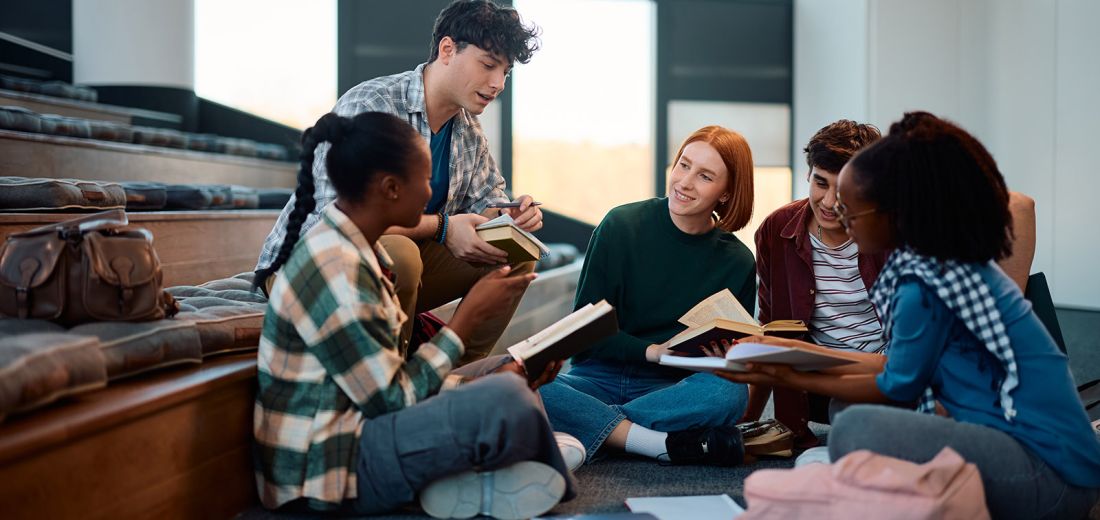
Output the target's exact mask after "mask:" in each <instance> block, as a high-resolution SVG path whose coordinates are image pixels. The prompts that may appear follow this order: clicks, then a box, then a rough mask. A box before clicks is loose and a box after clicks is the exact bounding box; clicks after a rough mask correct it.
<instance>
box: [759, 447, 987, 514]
mask: <svg viewBox="0 0 1100 520" xmlns="http://www.w3.org/2000/svg"><path fill="white" fill-rule="evenodd" d="M745 500H746V501H747V502H748V511H747V512H746V513H745V515H744V516H742V517H741V518H742V519H744V520H755V519H761V518H784V519H807V520H827V519H830V518H836V519H841V518H844V519H850V518H882V517H884V516H885V517H889V518H893V519H898V520H904V519H931V518H937V519H965V520H980V519H988V518H989V511H988V510H987V509H986V505H985V490H984V488H983V487H982V479H981V475H980V474H979V473H978V468H977V467H976V466H974V465H973V464H970V463H967V462H966V461H965V460H963V458H962V457H961V456H959V454H958V453H956V452H955V451H954V450H952V449H951V448H944V449H943V450H941V451H940V452H939V454H937V455H936V457H935V458H934V459H932V460H930V461H928V462H926V463H924V464H914V463H912V462H908V461H904V460H900V459H895V458H893V457H887V456H885V455H879V454H876V453H872V452H870V451H866V450H860V451H854V452H852V453H849V454H848V455H846V456H845V457H844V458H842V459H840V460H839V461H837V462H836V463H835V464H809V465H806V466H801V467H798V468H795V469H789V470H778V469H769V470H760V471H757V472H755V473H753V474H752V475H750V476H749V478H747V479H745Z"/></svg>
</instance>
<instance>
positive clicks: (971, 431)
mask: <svg viewBox="0 0 1100 520" xmlns="http://www.w3.org/2000/svg"><path fill="white" fill-rule="evenodd" d="M945 446H950V447H951V449H953V450H955V451H957V452H958V453H959V455H962V457H963V459H966V461H967V462H972V463H974V465H975V466H977V467H978V471H979V472H980V473H981V474H982V484H983V485H984V487H985V501H986V505H988V506H989V513H990V514H991V515H992V516H993V518H998V519H1000V518H1029V519H1030V518H1059V519H1062V518H1066V519H1071V518H1084V517H1085V516H1086V515H1088V514H1089V510H1090V509H1091V508H1092V506H1093V504H1095V503H1096V501H1097V499H1100V490H1096V489H1086V488H1081V487H1076V486H1072V485H1069V484H1066V483H1065V482H1064V481H1063V480H1062V477H1061V476H1059V475H1058V473H1057V472H1055V471H1054V470H1053V469H1051V467H1050V466H1047V464H1046V463H1045V462H1043V460H1042V459H1040V458H1039V457H1038V456H1036V455H1035V454H1034V453H1032V452H1031V451H1030V450H1028V449H1027V448H1025V447H1024V446H1023V445H1021V444H1020V443H1019V442H1017V441H1016V439H1014V438H1012V436H1010V435H1008V434H1006V433H1004V432H1002V431H1000V430H996V429H993V428H989V427H986V426H981V425H977V424H972V423H965V422H959V421H956V420H954V419H950V418H947V417H940V416H937V415H930V414H923V413H917V412H914V411H911V410H905V409H902V408H895V407H891V406H879V405H852V406H850V407H848V408H847V409H846V410H844V411H842V412H840V413H838V414H837V415H836V418H835V420H834V421H833V427H832V430H831V431H830V432H829V457H830V458H831V459H832V460H834V461H835V460H837V459H839V458H841V457H843V456H844V455H846V454H848V453H850V452H853V451H856V450H870V451H873V452H875V453H880V454H882V455H887V456H890V457H895V458H899V459H903V460H908V461H911V462H916V463H924V462H928V461H929V460H932V458H933V457H935V456H936V454H937V453H939V452H940V450H941V449H943V448H944V447H945Z"/></svg>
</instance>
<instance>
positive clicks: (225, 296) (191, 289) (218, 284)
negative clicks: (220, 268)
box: [166, 278, 267, 307]
mask: <svg viewBox="0 0 1100 520" xmlns="http://www.w3.org/2000/svg"><path fill="white" fill-rule="evenodd" d="M251 288H252V284H251V282H248V281H246V280H241V279H233V278H228V279H225V280H214V281H212V282H206V283H205V284H203V285H200V286H198V287H195V286H191V285H179V286H176V287H169V288H168V289H166V290H167V291H168V293H169V294H171V295H172V296H174V297H175V298H176V299H177V300H180V301H181V302H182V303H188V304H190V305H194V306H196V307H199V305H196V304H195V302H197V301H199V300H198V299H199V298H207V299H217V300H223V301H225V302H226V304H227V305H232V304H236V303H243V304H259V305H264V304H266V303H267V298H265V297H264V294H263V292H261V291H256V292H252V291H251ZM204 306H207V307H208V306H209V305H204Z"/></svg>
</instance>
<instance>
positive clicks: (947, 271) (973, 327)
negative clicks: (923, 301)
mask: <svg viewBox="0 0 1100 520" xmlns="http://www.w3.org/2000/svg"><path fill="white" fill-rule="evenodd" d="M981 267H982V264H977V263H962V262H956V261H946V262H944V261H940V260H936V259H934V258H932V257H929V256H923V255H919V254H917V253H915V252H913V251H912V250H911V249H909V248H901V249H898V250H896V251H894V253H893V254H891V255H890V259H889V260H887V262H886V266H885V267H883V269H882V273H880V274H879V277H878V280H877V281H876V282H875V285H874V287H872V289H871V302H872V303H874V305H875V308H876V309H878V315H879V316H880V317H881V318H882V323H883V327H882V334H883V339H884V340H885V341H886V342H887V344H889V341H890V330H891V328H892V326H893V310H894V309H893V299H894V298H893V297H894V292H895V291H896V290H897V287H898V282H899V281H900V280H901V278H902V277H903V276H906V275H914V276H916V277H917V278H919V279H920V280H921V281H922V282H924V283H925V285H927V286H928V287H931V288H932V289H933V290H934V291H935V292H936V295H937V296H939V298H940V300H942V301H943V303H944V304H945V305H947V308H948V309H950V310H951V312H953V313H955V316H957V317H958V318H959V319H960V320H962V322H963V324H964V325H966V328H967V329H968V330H970V332H972V333H973V334H974V336H976V337H977V338H978V339H979V340H980V341H981V342H982V343H983V344H984V345H985V348H986V349H988V350H989V352H990V353H991V354H993V355H994V356H995V357H996V358H997V359H998V360H999V361H1000V362H1001V364H1002V365H1003V366H1004V369H1005V378H1004V381H1002V382H1001V409H1002V410H1004V415H1005V420H1007V421H1008V422H1012V419H1013V418H1014V417H1015V416H1016V409H1015V408H1014V407H1013V405H1012V394H1011V393H1012V390H1013V389H1015V388H1016V387H1017V386H1018V385H1019V384H1020V382H1019V381H1020V380H1019V375H1018V372H1017V368H1016V355H1015V353H1014V352H1013V351H1012V345H1011V343H1010V342H1009V340H1008V334H1007V332H1006V330H1005V326H1004V322H1002V321H1001V313H1000V311H998V310H997V302H996V300H995V299H994V298H993V295H992V294H990V292H989V287H988V286H986V284H985V282H984V281H982V277H981V275H980V274H979V272H978V270H979V269H980V268H981ZM918 410H920V411H922V412H926V413H933V412H934V411H935V395H934V394H933V393H932V388H931V387H929V388H927V389H925V391H924V396H923V397H922V399H921V403H920V407H919V408H918Z"/></svg>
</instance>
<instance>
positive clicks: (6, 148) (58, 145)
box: [0, 130, 298, 188]
mask: <svg viewBox="0 0 1100 520" xmlns="http://www.w3.org/2000/svg"><path fill="white" fill-rule="evenodd" d="M297 172H298V165H297V163H289V162H283V161H271V160H267V159H257V158H252V157H239V156H233V155H225V154H216V153H207V152H196V151H191V150H177V149H172V148H161V147H156V146H145V145H140V144H129V143H115V142H109V141H98V140H94V139H79V138H75V137H61V136H54V135H42V134H34V133H29V132H17V131H13V130H0V176H16V177H49V178H54V179H83V180H92V181H116V182H117V181H153V182H164V183H169V184H179V183H191V184H239V185H242V186H249V187H253V188H293V187H294V186H295V183H296V179H295V177H296V175H297Z"/></svg>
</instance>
